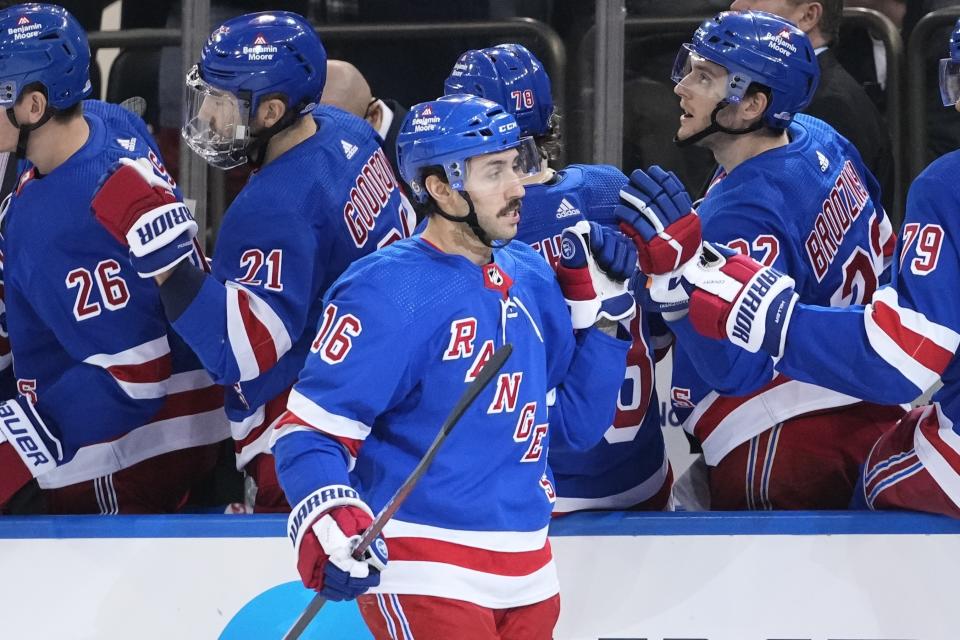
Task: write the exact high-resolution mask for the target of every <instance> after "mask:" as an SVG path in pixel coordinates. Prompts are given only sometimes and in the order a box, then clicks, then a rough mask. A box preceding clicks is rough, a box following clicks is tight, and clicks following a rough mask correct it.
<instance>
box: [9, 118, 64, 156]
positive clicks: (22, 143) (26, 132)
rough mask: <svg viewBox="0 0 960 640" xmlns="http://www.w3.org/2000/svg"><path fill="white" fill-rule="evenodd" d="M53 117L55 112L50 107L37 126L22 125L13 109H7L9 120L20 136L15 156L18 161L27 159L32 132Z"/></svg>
mask: <svg viewBox="0 0 960 640" xmlns="http://www.w3.org/2000/svg"><path fill="white" fill-rule="evenodd" d="M52 117H53V110H52V109H50V107H47V108H46V109H45V110H44V112H43V115H42V116H41V117H40V120H38V121H37V122H36V124H29V125H21V124H20V123H19V122H17V115H16V114H15V113H14V111H13V107H7V119H8V120H9V121H10V124H12V125H13V126H14V127H16V128H17V131H18V132H19V135H18V136H17V150H16V152H15V156H16V158H17V160H23V159H24V158H26V157H27V142H29V140H30V132H31V131H33V130H34V129H37V128H39V127H41V126H43V125H44V124H46V122H47V121H48V120H49V119H50V118H52Z"/></svg>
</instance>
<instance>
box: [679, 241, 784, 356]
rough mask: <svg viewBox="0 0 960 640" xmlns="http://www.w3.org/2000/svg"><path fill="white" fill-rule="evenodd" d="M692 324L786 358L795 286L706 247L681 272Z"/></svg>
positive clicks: (744, 259)
mask: <svg viewBox="0 0 960 640" xmlns="http://www.w3.org/2000/svg"><path fill="white" fill-rule="evenodd" d="M683 279H684V282H683V286H684V287H685V288H686V289H687V290H688V291H690V323H691V324H692V325H693V328H694V329H696V330H697V332H699V333H701V334H703V335H705V336H707V337H709V338H715V339H718V340H720V339H727V340H729V341H730V342H732V343H733V344H735V345H737V346H739V347H742V348H744V349H746V350H747V351H751V352H757V351H760V350H761V349H762V350H763V351H766V352H767V353H769V354H770V355H772V356H775V357H777V356H780V355H781V354H782V353H783V343H784V339H785V338H786V335H787V325H788V324H789V323H790V315H791V314H792V313H793V308H794V306H795V305H796V303H797V298H798V296H797V294H796V293H795V292H794V290H793V286H794V281H793V278H791V277H790V276H787V275H784V274H782V273H780V272H779V271H777V270H776V269H771V268H770V267H764V266H763V265H761V264H760V263H759V262H757V261H756V260H754V259H753V258H750V257H748V256H745V255H742V254H740V253H737V252H736V251H733V250H731V249H728V248H726V247H724V246H722V245H711V244H710V243H707V242H705V243H703V253H702V254H701V257H700V260H699V261H698V262H697V263H695V264H691V265H689V266H688V267H687V268H686V269H684V272H683Z"/></svg>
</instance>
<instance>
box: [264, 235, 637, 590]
mask: <svg viewBox="0 0 960 640" xmlns="http://www.w3.org/2000/svg"><path fill="white" fill-rule="evenodd" d="M493 255H494V260H493V262H491V263H489V264H487V265H484V266H482V267H479V266H477V265H475V264H473V263H472V262H470V261H469V260H467V259H466V258H464V257H462V256H458V255H451V254H446V253H443V252H441V251H440V250H438V249H436V248H435V247H433V246H432V245H431V244H429V243H428V242H427V241H426V240H424V239H423V238H422V237H421V236H417V237H414V238H411V239H408V240H404V241H402V242H398V243H397V244H395V245H393V246H391V247H389V248H387V249H385V250H383V251H380V252H377V253H376V254H374V255H372V256H368V257H366V258H364V259H362V260H360V261H358V262H356V263H354V264H353V265H352V266H351V267H350V268H349V269H348V270H347V272H346V273H345V274H344V275H343V277H342V278H341V279H340V280H339V281H338V282H337V283H335V284H334V286H333V287H332V288H331V290H330V291H329V292H328V295H327V306H326V308H325V310H324V317H323V321H322V323H321V327H320V331H319V333H318V334H317V337H316V339H315V340H314V341H313V344H312V347H311V354H310V355H309V356H308V358H307V362H306V366H305V368H304V370H303V372H302V373H301V375H300V379H299V381H298V382H297V384H296V386H295V387H294V389H293V391H292V392H291V393H290V402H289V410H290V413H291V414H293V416H294V417H295V419H294V420H293V421H292V422H291V421H286V420H285V421H284V423H283V424H282V425H281V428H280V430H278V431H277V433H276V435H275V437H276V444H275V446H274V454H275V456H276V458H277V471H278V475H279V476H280V481H281V483H282V485H283V488H284V491H285V492H286V494H287V497H288V499H289V501H290V503H291V504H294V505H296V504H297V503H298V502H299V501H301V500H303V499H304V498H305V497H306V496H308V495H309V494H311V493H312V492H314V491H316V490H317V489H319V488H321V487H324V486H326V485H329V484H348V481H347V476H346V470H347V466H348V463H350V464H351V465H352V464H355V468H354V471H353V474H352V480H353V482H352V484H353V486H354V487H355V488H356V489H357V490H358V491H359V492H360V494H361V497H362V498H363V499H364V500H365V501H366V502H367V503H368V504H369V505H370V507H371V508H372V509H373V510H374V512H376V511H378V510H379V509H381V508H382V507H383V506H384V504H385V503H386V502H387V500H388V499H389V498H390V497H391V496H392V495H393V493H394V492H395V491H396V490H397V488H398V487H399V486H400V484H401V483H402V482H403V480H405V479H406V477H407V476H408V475H409V473H410V472H411V471H412V470H413V468H414V467H415V466H416V464H417V463H418V462H419V461H420V459H421V457H422V456H423V454H424V452H425V451H426V449H427V447H428V446H429V445H430V443H431V442H432V440H433V438H434V437H435V436H436V434H437V430H438V429H439V426H440V424H441V423H442V421H443V419H444V417H445V416H446V415H447V414H448V413H449V411H450V409H451V408H452V407H453V404H454V402H455V401H456V399H457V398H458V397H459V396H460V395H461V393H462V392H463V390H464V389H465V385H466V384H467V383H468V382H470V381H471V380H473V379H474V378H475V376H476V375H477V372H478V371H479V369H480V368H481V367H482V365H483V364H484V363H485V362H486V361H487V359H488V358H489V357H490V355H491V354H492V353H493V351H494V350H495V348H496V347H498V346H500V345H502V344H504V343H511V344H512V345H513V347H514V351H513V354H512V355H511V357H510V359H509V360H507V362H506V365H505V366H504V368H503V369H502V371H501V372H500V374H498V376H497V377H496V378H495V379H494V381H493V383H492V384H491V385H490V386H489V387H487V389H486V390H484V391H483V392H482V393H481V394H480V395H479V397H478V398H477V400H476V401H475V402H474V403H473V405H472V406H471V407H470V408H469V409H468V410H467V411H466V413H465V414H464V415H463V417H462V418H461V419H460V422H459V423H458V425H457V427H456V428H455V429H454V430H453V431H452V433H451V434H450V436H449V438H448V439H447V441H446V442H445V443H444V444H443V447H442V449H441V450H440V452H439V454H438V456H437V458H436V460H435V461H434V463H433V465H432V466H431V467H430V468H429V469H428V471H427V472H426V474H425V475H424V476H423V478H421V480H420V482H419V484H418V485H417V486H416V488H415V489H414V490H413V492H412V493H411V494H410V496H409V497H408V498H407V500H406V501H405V502H404V503H403V505H402V506H401V508H400V510H399V511H398V512H397V514H396V516H395V517H394V518H393V519H392V520H390V521H389V523H388V524H387V527H386V529H384V535H385V537H386V539H387V544H388V547H389V550H390V564H389V566H388V567H387V569H386V570H385V571H384V572H383V576H382V580H381V583H380V586H379V587H378V588H377V589H376V590H377V591H380V592H384V593H417V594H426V595H436V596H443V597H447V598H454V599H459V600H466V601H468V602H473V603H476V604H479V605H481V606H486V607H493V608H508V607H515V606H522V605H525V604H530V603H533V602H539V601H541V600H544V599H545V598H548V597H550V596H552V595H553V594H555V593H556V592H557V581H556V573H555V570H554V567H553V562H552V559H551V553H550V546H549V543H548V542H547V527H548V524H549V521H550V513H551V509H552V505H553V500H554V498H555V492H554V489H553V486H552V481H551V477H550V472H549V469H548V466H547V460H546V452H547V450H548V449H549V448H550V447H551V446H554V445H562V446H565V447H568V448H579V449H583V448H586V447H590V446H592V445H594V444H595V443H596V442H597V441H598V440H599V439H600V438H601V437H602V435H603V433H604V431H605V430H606V429H607V428H608V427H609V425H610V421H611V418H612V414H613V406H614V402H615V398H616V393H617V390H618V388H619V384H620V381H621V380H622V379H623V367H624V361H625V356H626V351H627V348H628V346H629V343H628V342H627V341H625V340H620V339H617V338H614V337H611V336H608V335H606V334H604V333H603V332H601V331H599V330H596V329H591V330H588V331H583V332H580V334H579V335H578V336H577V337H576V338H575V336H574V332H573V329H572V327H571V324H570V314H569V312H568V310H567V307H566V304H565V301H564V299H563V295H562V294H561V292H560V288H559V285H558V284H557V282H556V278H555V276H554V274H553V272H552V271H551V269H550V268H549V267H548V266H547V264H546V263H545V262H544V261H543V260H541V259H540V257H539V256H538V255H537V254H536V253H535V252H534V251H533V250H531V249H530V248H529V247H527V246H526V245H524V244H522V243H517V242H514V243H511V244H509V245H507V246H506V247H504V248H502V249H495V250H494V253H493ZM567 376H572V377H573V378H575V379H576V380H578V381H580V382H582V383H583V384H578V385H577V386H576V388H570V387H566V386H564V385H562V384H561V382H562V381H563V380H564V379H565V378H567ZM553 389H556V392H555V393H549V392H550V391H551V390H553ZM549 402H552V406H550V408H549V412H548V406H547V405H548V403H549ZM603 408H608V410H607V412H606V414H605V413H604V411H603ZM548 414H549V415H548ZM302 425H306V426H302ZM324 434H326V435H324ZM329 437H333V438H335V439H336V441H337V442H339V443H341V444H342V445H343V449H337V450H336V451H337V456H336V457H337V459H336V460H334V461H331V460H330V458H329V456H327V457H325V456H323V455H321V453H320V451H319V450H318V444H317V441H318V440H320V441H325V442H327V443H329ZM361 445H362V448H361ZM348 457H349V460H348ZM295 512H296V507H295Z"/></svg>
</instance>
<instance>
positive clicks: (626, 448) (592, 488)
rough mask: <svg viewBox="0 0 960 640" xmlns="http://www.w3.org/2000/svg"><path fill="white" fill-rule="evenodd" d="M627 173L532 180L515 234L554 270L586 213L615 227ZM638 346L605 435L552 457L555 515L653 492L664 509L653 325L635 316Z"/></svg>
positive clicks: (585, 171)
mask: <svg viewBox="0 0 960 640" xmlns="http://www.w3.org/2000/svg"><path fill="white" fill-rule="evenodd" d="M626 182H627V178H626V176H624V175H623V174H622V173H621V172H620V171H619V170H618V169H616V168H614V167H611V166H607V165H571V166H569V167H567V168H566V169H563V170H562V171H559V172H557V174H556V175H555V176H554V178H553V179H552V180H551V181H550V182H548V183H546V184H535V185H528V186H527V187H526V195H525V196H524V198H523V205H522V208H521V219H520V229H519V233H518V235H517V240H520V241H522V242H526V243H527V244H529V245H531V246H532V247H533V248H534V250H536V251H538V252H539V253H540V254H541V255H542V256H543V258H544V259H545V260H546V261H547V262H548V263H549V264H550V265H551V266H552V267H554V268H556V266H557V263H558V262H559V260H560V251H559V246H560V235H561V233H562V232H563V230H564V229H565V228H567V227H569V226H570V225H573V224H576V222H577V220H579V219H583V218H586V219H587V220H592V221H594V222H598V223H600V224H604V225H608V226H613V227H616V224H617V222H616V219H615V217H614V215H613V209H614V207H616V205H617V204H618V202H619V193H620V189H621V187H623V185H624V184H626ZM627 328H628V330H629V332H630V336H631V337H632V339H633V344H632V346H631V348H630V351H629V352H628V354H627V369H626V374H625V377H624V379H623V380H622V381H621V383H620V385H619V388H620V393H619V396H618V398H617V405H616V413H615V414H614V419H613V422H612V423H611V424H610V425H609V428H608V429H607V431H606V433H605V435H604V438H603V440H602V441H601V442H600V443H599V444H597V445H596V446H595V447H594V448H592V449H591V450H590V451H569V450H564V449H563V448H562V447H559V446H556V445H555V446H554V447H553V448H552V449H551V451H550V455H549V460H550V467H551V469H552V470H553V474H554V479H555V481H556V492H557V496H558V497H557V502H556V505H555V507H554V511H555V512H556V513H558V514H560V513H568V512H571V511H578V510H581V509H625V508H629V507H634V506H636V505H639V504H641V503H644V502H646V501H648V500H651V499H652V498H655V497H656V498H657V499H656V500H653V501H651V503H650V506H651V508H662V507H663V506H664V504H665V503H666V495H667V494H668V493H669V491H670V483H669V482H668V481H667V477H668V473H669V464H668V461H667V456H666V446H665V444H664V441H663V432H662V431H661V428H660V411H659V402H658V401H657V391H656V388H655V387H654V382H653V368H654V354H653V349H652V348H651V339H650V328H649V326H648V320H647V318H646V317H645V316H642V315H638V316H637V317H635V318H634V319H633V320H632V321H631V322H630V323H629V325H628V327H627Z"/></svg>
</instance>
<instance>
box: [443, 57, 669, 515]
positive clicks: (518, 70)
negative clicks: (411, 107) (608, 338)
mask: <svg viewBox="0 0 960 640" xmlns="http://www.w3.org/2000/svg"><path fill="white" fill-rule="evenodd" d="M444 90H445V92H446V93H447V94H454V93H472V94H474V95H478V96H480V97H483V98H486V99H488V100H492V101H493V102H496V103H498V104H500V106H502V107H503V108H504V109H506V110H507V111H508V112H509V113H511V114H513V116H514V117H515V118H516V119H517V124H518V125H519V126H520V133H521V135H524V136H530V137H532V138H533V139H534V141H535V142H536V143H537V148H538V150H539V152H540V171H539V172H538V173H537V174H536V175H535V176H534V177H533V178H531V180H530V181H528V182H526V183H525V184H524V186H525V189H526V193H525V195H524V196H523V222H522V223H521V224H520V227H519V230H518V232H517V237H516V239H517V240H519V241H521V242H525V243H527V244H529V245H531V246H532V247H533V248H534V249H536V250H537V251H538V252H540V253H541V254H542V255H543V257H544V259H546V260H547V261H548V262H549V263H550V266H552V267H554V268H556V266H557V264H558V262H559V260H560V238H561V234H562V233H563V230H564V228H566V227H569V226H570V225H572V224H575V223H576V222H577V221H578V220H583V219H586V220H590V221H593V222H596V223H598V224H601V225H604V226H607V227H611V228H616V225H617V219H616V217H615V216H614V215H613V210H614V208H615V207H616V205H617V204H618V202H619V198H618V193H619V191H620V189H621V188H622V187H623V186H624V185H625V184H626V183H627V177H626V176H624V175H623V173H622V172H621V171H620V170H619V169H617V168H616V167H612V166H610V165H585V164H574V165H570V166H568V167H566V168H564V169H562V170H560V171H554V170H553V169H551V168H550V167H549V164H548V163H549V162H550V161H554V160H556V157H557V154H558V153H559V151H560V145H561V144H562V143H561V141H560V116H559V114H558V113H557V112H556V110H555V109H554V106H553V95H552V93H551V85H550V77H549V76H548V75H547V72H546V70H545V69H544V67H543V64H542V63H541V62H540V60H538V59H537V58H536V56H534V55H533V54H532V53H531V52H530V51H529V50H527V48H526V47H524V46H522V45H519V44H504V45H500V46H497V47H490V48H488V49H482V50H470V51H466V52H465V53H463V54H462V55H461V56H460V58H459V59H458V60H457V62H456V64H454V66H453V69H452V71H451V72H450V75H449V76H448V77H447V80H446V82H445V84H444ZM651 318H653V319H655V320H657V321H658V320H659V316H656V315H653V314H651V315H649V316H648V315H643V314H637V315H636V316H635V317H634V318H632V319H631V320H630V321H629V322H627V323H624V330H625V331H629V334H630V335H631V336H632V338H633V345H632V346H631V348H630V352H629V353H628V355H627V370H626V376H625V378H624V381H623V383H622V387H621V391H620V396H619V397H618V399H617V410H616V413H615V414H614V418H613V424H612V425H611V426H610V428H609V429H607V432H606V433H605V434H604V438H603V440H602V441H601V442H600V443H599V444H598V445H597V446H596V447H594V448H593V449H591V450H590V451H585V452H579V451H576V452H573V451H563V450H562V449H561V448H560V447H559V446H554V447H553V448H552V449H551V450H550V454H549V458H550V468H551V469H552V470H553V475H554V479H555V481H556V490H557V502H556V504H555V505H554V513H556V514H562V513H569V512H572V511H579V510H582V509H638V510H640V509H642V510H662V509H664V508H666V507H667V506H668V503H669V498H670V489H671V487H672V485H673V475H672V472H671V470H670V463H669V461H668V460H667V455H666V447H665V445H664V441H663V431H662V430H661V428H660V410H659V401H658V399H657V392H656V387H655V386H654V357H655V356H654V348H653V347H654V342H653V341H652V340H651V335H650V325H649V321H650V319H651ZM654 326H656V327H657V328H658V329H659V331H658V333H659V334H661V335H663V336H665V337H666V338H667V339H668V341H667V342H666V343H665V344H662V343H661V347H662V348H660V349H657V355H658V356H660V357H662V355H663V354H664V353H665V352H666V351H667V349H668V348H669V338H670V337H671V334H670V333H669V331H666V328H665V327H664V326H663V323H662V322H655V325H654ZM658 359H659V358H658Z"/></svg>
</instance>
